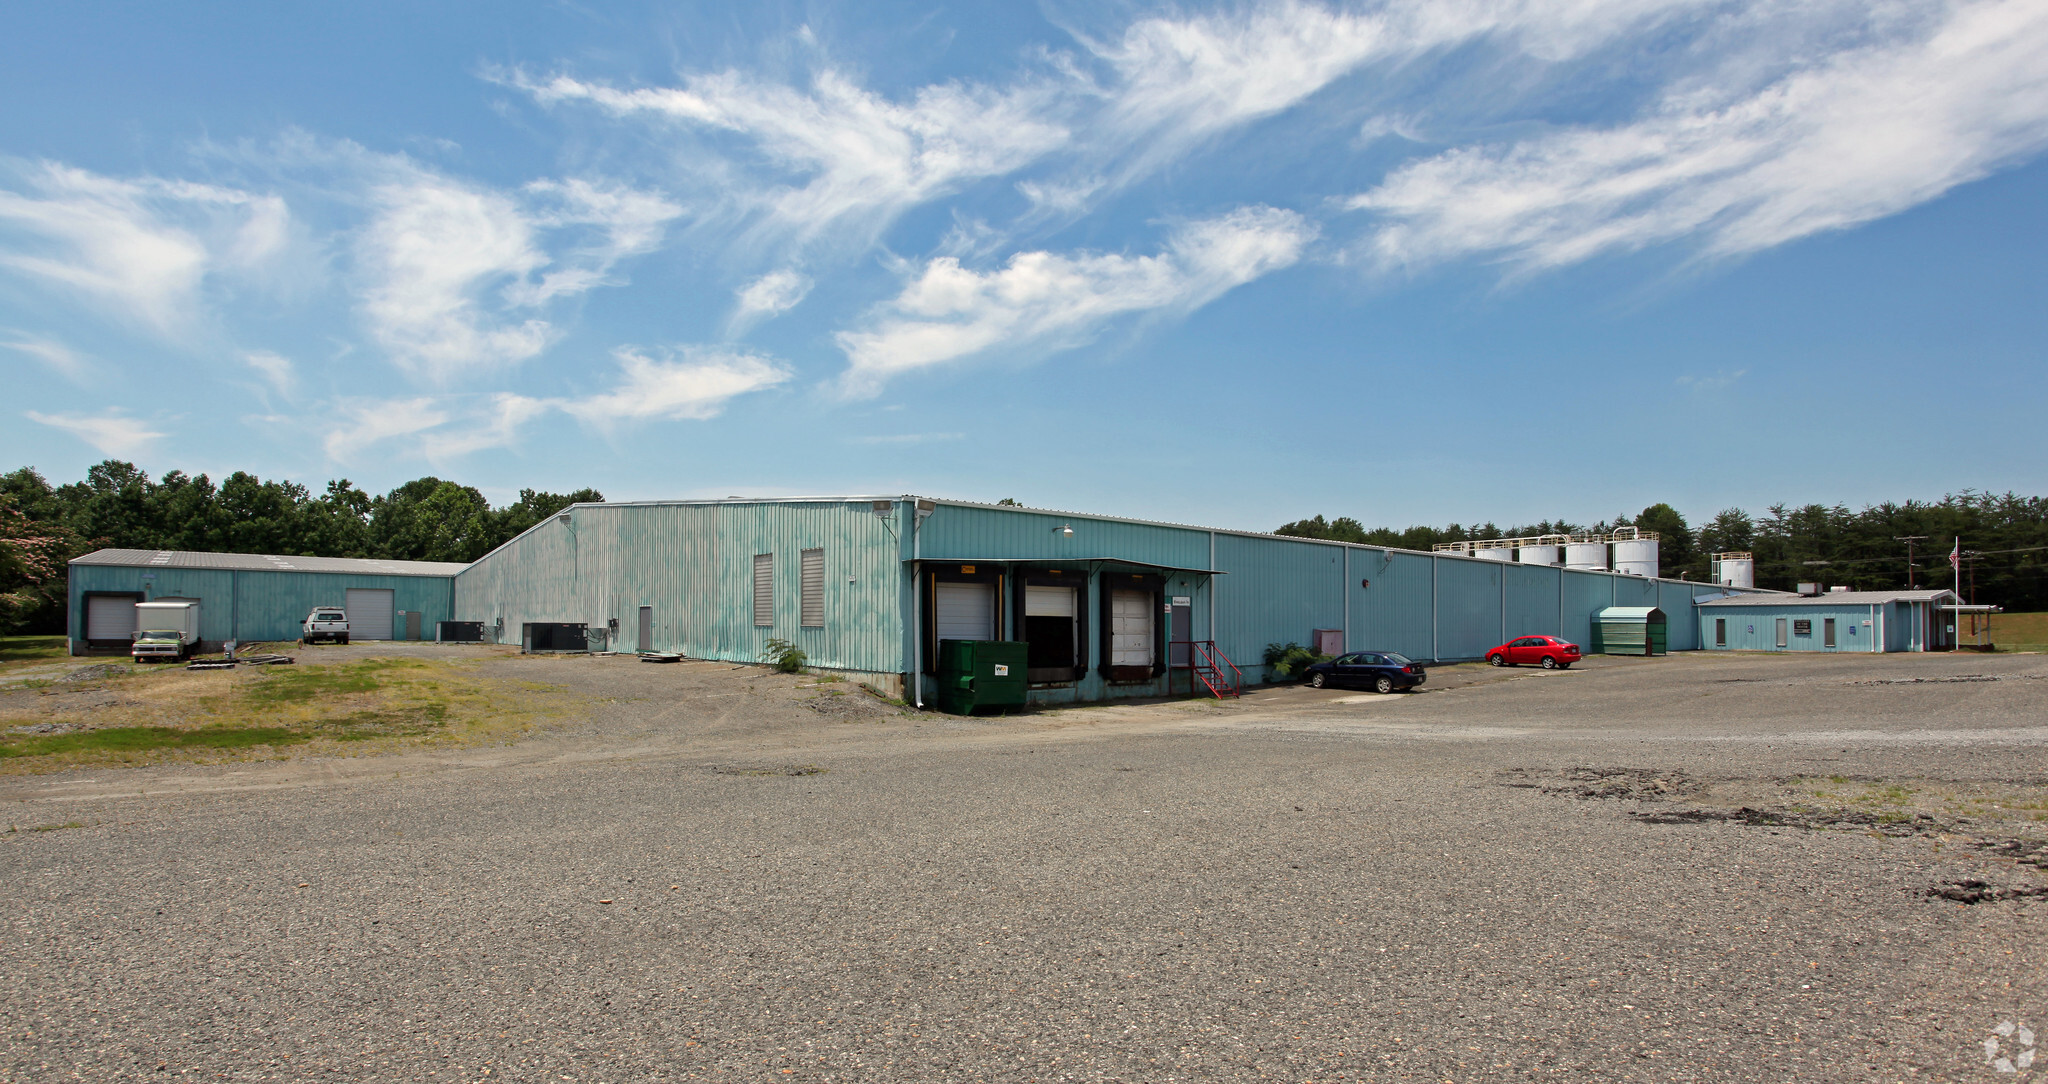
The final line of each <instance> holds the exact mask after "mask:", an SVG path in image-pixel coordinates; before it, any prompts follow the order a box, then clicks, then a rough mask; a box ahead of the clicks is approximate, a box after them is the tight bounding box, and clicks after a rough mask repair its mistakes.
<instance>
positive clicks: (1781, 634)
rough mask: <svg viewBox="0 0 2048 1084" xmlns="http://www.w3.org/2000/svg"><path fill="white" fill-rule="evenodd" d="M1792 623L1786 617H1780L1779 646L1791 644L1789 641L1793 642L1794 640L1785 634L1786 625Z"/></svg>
mask: <svg viewBox="0 0 2048 1084" xmlns="http://www.w3.org/2000/svg"><path fill="white" fill-rule="evenodd" d="M1790 624H1791V622H1790V621H1787V620H1785V619H1784V618H1782V617H1781V618H1779V619H1778V646H1779V647H1784V646H1785V645H1787V644H1789V643H1791V642H1792V641H1791V638H1790V637H1788V636H1786V635H1785V627H1786V626H1787V625H1790Z"/></svg>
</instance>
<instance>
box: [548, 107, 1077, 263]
mask: <svg viewBox="0 0 2048 1084" xmlns="http://www.w3.org/2000/svg"><path fill="white" fill-rule="evenodd" d="M508 81H509V82H510V83H512V85H515V86H517V87H519V88H521V89H523V90H525V91H526V92H527V93H529V94H531V95H532V96H533V98H534V99H535V100H536V101H538V102H541V103H543V104H558V103H572V102H581V103H588V104H591V105H594V106H596V107H598V108H600V109H603V110H605V111H606V112H608V113H611V114H613V115H615V116H642V117H650V118H656V119H660V120H663V121H667V122H671V123H674V124H677V125H681V126H684V127H685V128H689V129H698V130H716V131H721V132H732V133H739V134H740V135H742V136H744V137H745V138H747V139H748V140H749V141H750V142H751V143H752V145H753V147H754V148H755V150H756V151H757V152H758V155H759V159H758V161H754V162H736V161H731V160H727V161H725V162H724V163H723V165H724V166H725V167H726V172H724V173H722V174H721V175H720V179H721V180H723V181H725V182H726V183H727V184H728V186H729V187H728V188H727V190H726V191H725V192H724V193H723V195H724V197H725V199H726V200H728V201H729V202H730V203H731V204H732V205H733V206H734V207H735V208H737V209H738V210H740V211H741V212H742V213H749V214H750V213H756V212H759V213H765V214H766V215H768V216H769V217H770V218H771V219H772V220H773V221H774V222H775V223H776V224H777V225H778V226H780V227H781V228H783V229H785V230H787V231H789V232H791V233H793V234H795V235H796V236H798V237H799V238H810V237H814V236H816V235H817V234H819V233H820V232H822V231H824V230H826V229H828V228H831V227H833V226H836V225H846V224H849V223H850V224H851V225H852V227H853V228H854V229H855V230H857V231H859V232H861V233H864V234H867V235H870V236H872V235H874V234H877V233H879V231H880V229H881V228H882V227H883V226H886V225H887V224H888V223H889V222H890V221H892V220H893V219H894V218H895V216H897V215H898V214H900V213H901V212H903V211H904V210H905V209H907V208H910V207H913V206H916V205H918V204H920V203H924V202H926V201H928V200H931V199H933V198H934V197H937V196H940V195H943V194H946V193H950V192H953V191H956V190H957V189H958V188H959V187H960V186H962V185H964V184H966V183H968V182H970V181H973V180H976V179H979V178H983V177H993V176H1001V175H1002V174H1005V173H1008V172H1010V171H1012V170H1014V169H1016V168H1018V167H1019V166H1022V165H1024V164H1025V163H1027V162H1030V161H1032V160H1034V159H1036V158H1038V157H1039V156H1040V155H1043V154H1045V153H1046V152H1047V151H1050V150H1052V149H1053V148H1055V147H1058V146H1059V145H1061V144H1062V143H1064V142H1065V141H1066V139H1067V131H1066V128H1065V127H1064V126H1063V125H1062V124H1061V123H1059V121H1058V120H1057V119H1056V118H1055V116H1054V115H1053V113H1054V111H1053V110H1052V109H1051V105H1052V103H1053V100H1054V99H1055V97H1056V96H1057V91H1056V88H1054V87H1051V86H1049V85H1046V84H1045V83H1043V82H1040V81H1030V82H1024V83H1020V84H1018V85H1016V86H1012V87H1009V88H1006V89H1000V90H998V89H994V88H991V87H987V86H983V85H980V84H970V83H945V84H935V85H931V86H925V87H921V88H919V89H918V90H917V91H915V92H914V93H912V94H911V95H909V96H908V97H907V98H905V99H903V100H892V99H889V98H886V97H884V96H882V95H880V94H877V93H875V92H874V91H871V90H868V89H867V88H865V87H862V86H860V85H859V84H858V83H856V82H855V81H854V80H853V79H852V78H850V77H848V76H846V75H844V74H842V73H840V72H838V71H835V70H833V69H830V68H826V69H824V70H821V71H819V72H817V73H816V74H815V75H814V76H813V77H812V79H811V81H810V85H809V86H808V87H803V88H799V87H796V86H791V85H788V84H784V83H775V82H765V81H761V80H758V79H755V78H754V77H752V76H749V75H747V74H744V73H741V72H738V71H727V72H722V73H717V74H706V75H695V76H690V77H688V78H686V79H685V80H684V81H683V85H681V86H676V87H645V88H635V89H621V88H618V87H614V86H611V85H608V84H605V83H602V82H596V81H588V80H582V79H576V78H573V77H571V76H568V75H556V76H553V77H551V78H546V79H534V78H530V77H528V76H526V75H523V74H519V75H513V76H511V77H509V79H508Z"/></svg>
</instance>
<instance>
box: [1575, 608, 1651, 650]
mask: <svg viewBox="0 0 2048 1084" xmlns="http://www.w3.org/2000/svg"><path fill="white" fill-rule="evenodd" d="M1664 624H1665V622H1664V611H1662V610H1660V609H1658V608H1657V607H1655V606H1609V607H1607V608H1606V609H1604V610H1602V611H1600V612H1599V613H1597V614H1594V615H1593V650H1592V651H1591V652H1590V654H1594V655H1662V654H1664V653H1665V652H1666V651H1668V650H1670V649H1669V647H1668V644H1669V639H1668V637H1667V636H1666V631H1665V627H1664Z"/></svg>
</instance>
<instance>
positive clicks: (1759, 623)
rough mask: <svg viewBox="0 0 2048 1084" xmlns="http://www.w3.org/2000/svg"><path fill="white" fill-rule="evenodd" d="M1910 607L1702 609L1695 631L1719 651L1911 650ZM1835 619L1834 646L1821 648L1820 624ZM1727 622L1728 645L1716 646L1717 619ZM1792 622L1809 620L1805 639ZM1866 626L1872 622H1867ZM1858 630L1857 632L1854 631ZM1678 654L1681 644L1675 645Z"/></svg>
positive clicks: (1674, 631)
mask: <svg viewBox="0 0 2048 1084" xmlns="http://www.w3.org/2000/svg"><path fill="white" fill-rule="evenodd" d="M1910 614H1911V609H1910V607H1904V606H1902V607H1897V608H1892V607H1887V606H1882V605H1880V606H1871V605H1870V604H1868V603H1865V604H1864V605H1861V606H1850V605H1844V606H1702V607H1700V608H1699V620H1698V621H1697V622H1695V623H1694V631H1695V632H1696V633H1697V634H1698V636H1699V642H1700V643H1703V644H1706V645H1708V647H1709V649H1711V650H1721V651H1819V652H1825V653H1839V652H1843V651H1852V652H1869V651H1871V650H1872V648H1871V644H1872V642H1873V641H1887V642H1890V644H1891V646H1884V645H1883V644H1880V646H1879V647H1878V648H1877V650H1880V651H1885V650H1889V651H1906V650H1911V648H1908V647H1906V646H1904V645H1903V643H1901V642H1900V641H1902V640H1903V639H1905V634H1906V633H1907V631H1908V629H1909V628H1910V625H1911V620H1910ZM1781 617H1782V618H1784V619H1785V623H1786V630H1785V631H1786V635H1785V641H1786V646H1784V647H1779V646H1778V619H1779V618H1781ZM1829 617H1832V618H1834V619H1835V621H1836V625H1835V646H1833V647H1825V646H1823V632H1824V628H1823V626H1822V625H1821V621H1822V619H1824V618H1829ZM1716 618H1719V619H1721V620H1724V621H1726V622H1728V644H1727V646H1726V647H1718V646H1716V645H1715V644H1714V620H1715V619H1716ZM1794 621H1811V622H1813V627H1812V628H1811V630H1809V631H1808V633H1807V634H1806V635H1804V636H1801V635H1799V634H1798V633H1797V632H1795V631H1793V629H1794V628H1796V626H1794V625H1793V624H1792V622H1794ZM1865 622H1870V623H1869V624H1865ZM1852 629H1853V630H1854V631H1853V632H1852V631H1851V630H1852ZM1671 633H1672V638H1673V639H1674V640H1675V639H1677V634H1678V624H1677V621H1676V620H1674V621H1673V622H1672V624H1671ZM1672 646H1673V649H1674V650H1675V649H1676V647H1677V645H1676V644H1674V645H1672Z"/></svg>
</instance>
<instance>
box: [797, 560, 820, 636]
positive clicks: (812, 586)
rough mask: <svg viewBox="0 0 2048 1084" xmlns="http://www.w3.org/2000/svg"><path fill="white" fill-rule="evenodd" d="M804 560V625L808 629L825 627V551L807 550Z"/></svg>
mask: <svg viewBox="0 0 2048 1084" xmlns="http://www.w3.org/2000/svg"><path fill="white" fill-rule="evenodd" d="M801 559H802V562H803V569H802V571H803V575H802V577H801V579H802V589H803V626H804V627H805V628H807V629H821V628H824V627H825V551H824V550H821V549H817V550H805V551H803V553H802V555H801Z"/></svg>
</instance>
